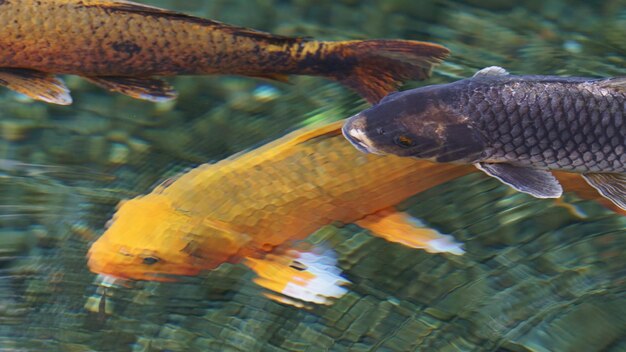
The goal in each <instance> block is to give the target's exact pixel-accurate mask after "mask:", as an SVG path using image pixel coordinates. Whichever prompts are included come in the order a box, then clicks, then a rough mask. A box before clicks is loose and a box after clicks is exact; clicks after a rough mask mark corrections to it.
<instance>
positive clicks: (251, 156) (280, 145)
mask: <svg viewBox="0 0 626 352" xmlns="http://www.w3.org/2000/svg"><path fill="white" fill-rule="evenodd" d="M344 122H345V120H339V121H335V122H331V123H329V124H325V125H322V126H321V127H315V128H310V129H309V128H304V129H300V130H297V131H294V132H292V133H290V134H288V135H286V136H284V137H282V138H279V139H277V140H275V141H273V142H271V143H268V144H266V145H264V146H262V147H260V148H257V149H254V152H253V153H247V152H246V153H238V154H235V155H233V156H231V157H229V158H228V159H225V160H223V161H221V162H220V164H219V165H220V167H225V164H224V162H226V161H227V160H228V161H234V160H237V162H238V163H239V162H241V163H251V164H260V163H262V162H264V161H266V160H269V159H274V158H276V157H278V156H279V155H282V154H283V153H289V152H291V151H293V147H295V146H297V145H298V144H301V143H305V142H307V141H310V140H312V139H315V138H324V137H333V136H338V135H341V127H342V126H343V124H344ZM346 143H347V142H346Z"/></svg>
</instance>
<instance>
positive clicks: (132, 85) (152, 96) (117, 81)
mask: <svg viewBox="0 0 626 352" xmlns="http://www.w3.org/2000/svg"><path fill="white" fill-rule="evenodd" d="M85 78H86V79H87V80H89V81H91V82H92V83H94V84H97V85H99V86H101V87H103V88H106V89H108V90H110V91H112V92H118V93H122V94H125V95H128V96H129V97H131V98H135V99H141V100H147V101H151V102H155V103H160V102H164V101H168V100H172V99H176V96H177V94H176V91H175V90H174V88H172V86H170V85H169V84H168V83H167V82H165V81H162V80H160V79H154V78H137V77H85Z"/></svg>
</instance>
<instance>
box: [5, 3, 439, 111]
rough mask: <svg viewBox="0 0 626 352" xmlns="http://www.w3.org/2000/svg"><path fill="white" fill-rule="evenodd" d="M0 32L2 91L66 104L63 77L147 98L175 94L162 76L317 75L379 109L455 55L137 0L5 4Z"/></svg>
mask: <svg viewBox="0 0 626 352" xmlns="http://www.w3.org/2000/svg"><path fill="white" fill-rule="evenodd" d="M0 28H2V30H1V32H0V33H1V34H2V35H0V85H4V86H6V87H8V88H10V89H13V90H15V91H17V92H20V93H23V94H26V95H28V96H30V97H32V98H34V99H37V100H43V101H46V102H50V103H55V104H62V105H67V104H71V102H72V99H71V97H70V95H69V91H68V89H67V88H66V86H65V85H64V83H63V81H61V80H60V79H58V78H56V77H55V74H73V75H79V76H82V77H85V78H87V79H89V80H90V81H92V82H94V83H96V84H98V85H100V86H102V87H104V88H107V89H109V90H111V91H115V92H119V93H122V94H126V95H129V96H131V97H133V98H138V99H145V100H149V101H164V100H168V99H173V98H175V96H176V93H175V91H174V90H173V89H172V87H170V86H169V85H168V84H167V83H165V82H164V81H162V80H159V79H156V78H154V77H155V76H174V75H203V74H236V75H245V76H253V77H264V78H270V79H275V80H280V81H285V80H286V79H287V75H290V74H299V75H313V76H323V77H327V78H330V79H334V80H337V81H339V82H341V83H343V84H344V85H346V86H348V87H350V88H352V89H354V90H356V91H357V92H358V93H359V94H360V95H361V96H363V97H364V98H366V99H367V100H368V101H370V102H376V101H378V100H379V99H381V98H382V97H383V96H385V95H386V94H387V93H389V92H391V91H393V90H395V88H396V87H397V86H398V85H399V84H400V83H401V82H402V81H405V80H409V79H424V78H426V77H428V75H429V74H430V71H431V68H432V66H433V65H434V64H436V63H438V62H440V61H441V60H442V59H444V58H445V57H446V56H447V55H448V53H449V51H448V49H446V48H444V47H442V46H440V45H436V44H432V43H426V42H418V41H409V40H366V41H358V40H357V41H338V42H327V41H315V40H309V39H304V38H289V37H283V36H278V35H272V34H268V33H263V32H259V31H255V30H252V29H247V28H241V27H236V26H231V25H227V24H223V23H220V22H217V21H213V20H208V19H203V18H198V17H193V16H189V15H185V14H182V13H178V12H174V11H168V10H164V9H159V8H156V7H152V6H147V5H143V4H138V3H134V2H131V1H106V0H0Z"/></svg>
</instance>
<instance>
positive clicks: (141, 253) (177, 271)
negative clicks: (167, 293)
mask: <svg viewBox="0 0 626 352" xmlns="http://www.w3.org/2000/svg"><path fill="white" fill-rule="evenodd" d="M237 250H238V247H237V242H236V239H235V238H233V236H231V235H230V234H228V233H225V232H224V231H221V230H216V229H214V228H211V227H208V226H206V225H204V221H203V220H202V219H201V218H199V217H195V216H193V214H191V213H189V212H187V211H184V210H180V209H177V208H176V207H175V206H174V205H173V203H172V202H171V201H170V200H169V199H168V198H166V197H164V196H162V195H159V194H149V195H147V196H143V197H137V198H134V199H131V200H126V201H122V202H120V204H119V206H118V210H117V212H116V213H115V215H114V216H113V218H112V219H111V220H110V226H109V227H108V229H107V230H106V231H105V232H104V234H103V235H102V236H101V237H100V238H99V239H98V240H97V241H96V242H94V243H93V245H92V246H91V248H90V249H89V252H88V255H87V257H88V266H89V269H90V270H91V271H92V272H94V273H96V274H101V275H107V276H110V277H114V278H120V279H130V280H150V281H174V280H175V277H176V276H193V275H197V274H199V273H200V272H201V271H203V270H210V269H214V268H216V267H217V266H219V265H220V264H222V263H223V262H225V261H227V260H228V259H229V258H230V257H231V256H233V254H234V253H236V252H237Z"/></svg>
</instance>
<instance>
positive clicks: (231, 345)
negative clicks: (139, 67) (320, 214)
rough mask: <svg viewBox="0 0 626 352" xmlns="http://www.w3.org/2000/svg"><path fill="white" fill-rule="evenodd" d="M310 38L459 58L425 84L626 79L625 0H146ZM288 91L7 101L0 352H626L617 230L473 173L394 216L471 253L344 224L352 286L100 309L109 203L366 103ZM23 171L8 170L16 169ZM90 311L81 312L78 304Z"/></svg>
mask: <svg viewBox="0 0 626 352" xmlns="http://www.w3.org/2000/svg"><path fill="white" fill-rule="evenodd" d="M143 2H146V3H149V4H151V5H157V6H162V7H166V8H170V9H177V10H180V11H185V12H188V13H191V14H195V15H198V16H202V17H208V18H213V19H217V20H220V21H223V22H227V23H233V24H238V25H242V26H247V27H253V28H257V29H261V30H266V31H271V32H275V33H279V34H284V35H301V36H311V37H315V38H320V39H329V40H337V39H365V38H404V39H417V40H429V41H434V42H437V43H441V44H443V45H445V46H447V47H448V48H450V49H451V50H452V52H453V55H452V56H451V57H450V59H449V60H448V61H446V63H444V64H443V65H441V66H439V67H438V68H437V69H436V70H435V72H434V75H433V77H432V79H431V80H430V81H428V82H427V83H418V82H412V83H410V84H408V85H407V86H406V87H407V88H408V87H414V86H417V85H419V84H430V83H441V82H449V81H453V80H456V79H459V78H462V77H467V76H470V75H472V74H473V73H474V72H475V71H476V70H478V69H480V68H483V67H485V66H491V65H500V66H503V67H505V68H507V69H508V70H509V71H511V72H512V73H514V74H556V75H583V76H598V77H610V76H619V75H626V1H623V0H614V1H612V0H608V1H595V2H591V1H553V0H543V1H522V2H520V1H509V0H502V1H490V0H468V1H464V2H461V1H408V0H386V1H383V0H378V1H375V0H371V1H352V0H343V1H339V0H335V1H326V0H323V1H303V0H293V1H278V0H256V1H251V0H245V1H244V0H228V1H226V0H223V1H219V0H212V1H193V2H192V1H174V0H171V1H165V0H162V1H158V0H152V1H143ZM0 33H1V29H0ZM291 81H292V84H289V85H287V84H281V83H276V84H273V83H268V82H265V81H259V80H253V79H245V78H234V77H195V78H188V77H183V78H176V79H173V80H172V83H173V85H174V86H175V87H176V88H177V90H178V91H179V92H180V98H179V99H178V100H177V101H176V102H175V104H161V105H155V104H150V103H145V102H141V101H136V100H132V99H130V98H126V97H123V96H120V95H116V94H111V93H107V92H104V91H103V90H100V89H98V88H96V87H94V86H91V85H89V84H88V83H86V82H85V81H83V80H81V79H78V78H75V77H66V82H67V83H68V85H69V86H70V88H71V89H72V94H73V97H74V101H75V103H74V104H73V105H72V106H69V107H58V106H51V105H46V104H42V103H33V102H30V101H25V100H24V98H22V97H18V96H17V95H15V94H13V93H11V92H9V91H8V90H6V89H1V90H0V101H1V104H2V109H1V110H0V351H5V350H6V351H13V350H18V351H39V350H41V351H324V350H332V351H372V350H377V351H512V352H524V351H542V352H543V351H580V352H589V351H606V352H617V351H626V287H625V285H626V280H625V279H626V240H625V239H624V228H625V227H626V220H625V219H624V218H623V217H621V216H618V215H616V214H614V213H612V212H611V211H609V210H606V209H604V208H603V207H601V206H600V205H599V204H596V203H594V202H590V201H581V200H580V199H578V198H576V196H574V195H571V194H568V195H567V196H566V198H567V200H568V201H570V202H572V203H573V204H575V205H576V206H577V207H578V208H579V209H580V210H582V211H584V212H585V213H586V214H587V218H586V219H584V220H582V219H580V218H577V217H576V216H574V215H573V214H571V213H569V212H568V211H567V210H566V209H565V208H563V207H558V206H555V205H554V203H553V202H551V201H546V200H538V199H533V198H531V197H528V196H525V195H522V194H518V193H515V192H512V191H510V189H508V188H507V187H505V186H502V185H500V184H499V183H498V182H497V181H495V180H492V179H488V178H486V177H484V176H482V175H480V174H472V175H469V176H467V177H463V178H460V179H458V180H455V181H453V182H449V183H447V184H444V185H442V186H440V187H436V188H434V189H431V190H428V191H427V192H424V193H422V194H420V195H417V196H415V197H413V198H411V199H410V200H408V201H406V202H405V203H404V204H402V205H401V206H402V207H403V208H406V209H408V211H409V212H410V213H411V214H413V215H415V216H417V217H419V218H421V219H423V220H424V221H425V222H426V223H428V224H429V225H431V226H432V227H434V228H436V229H438V230H440V231H441V232H445V233H449V234H452V235H454V236H455V237H456V238H457V239H458V240H459V241H462V242H463V243H464V244H465V249H466V251H467V254H466V255H465V256H463V257H452V256H441V255H432V254H428V253H425V252H423V251H417V250H411V249H407V248H405V247H402V246H400V245H394V244H390V243H387V242H385V241H383V240H380V239H377V238H374V237H371V236H370V235H369V234H368V233H367V232H366V231H364V230H361V229H360V228H358V227H357V226H354V225H348V226H345V227H342V228H338V227H333V226H329V227H326V228H324V229H322V230H321V232H320V233H317V234H316V236H324V237H326V238H329V239H331V240H332V241H333V243H337V246H336V248H335V251H336V252H337V254H338V256H339V259H340V261H339V266H340V267H341V269H342V270H343V272H344V274H345V275H346V277H348V278H349V279H350V280H351V281H352V283H353V284H352V285H351V286H350V287H349V288H350V293H349V294H347V295H346V296H344V297H343V298H341V299H340V300H339V301H337V302H336V303H335V304H334V305H332V306H329V307H316V308H314V309H311V310H300V309H297V308H294V307H291V306H285V305H281V304H278V303H275V302H273V301H270V300H268V299H267V298H265V297H263V296H262V295H261V293H262V291H261V289H259V288H258V287H257V286H255V285H254V284H253V283H252V281H251V280H252V278H253V277H254V276H253V274H252V273H251V272H250V271H249V270H248V269H246V268H245V267H243V266H239V265H227V266H223V267H221V268H220V269H219V270H216V271H213V272H210V273H206V274H203V275H201V276H199V277H194V278H186V279H183V280H182V281H181V282H178V283H165V284H159V283H140V284H138V285H136V287H133V288H114V289H110V290H109V292H108V293H107V294H108V295H109V296H110V299H109V302H108V304H107V307H108V308H109V309H111V314H109V315H106V316H104V317H103V316H102V315H100V314H97V313H93V312H91V311H90V310H89V309H87V308H89V307H91V308H92V309H93V307H94V304H95V305H97V304H98V302H99V301H98V297H100V296H98V292H97V290H98V286H97V285H96V284H95V282H94V278H95V276H94V275H93V274H91V273H89V271H88V270H87V268H86V262H85V253H86V250H87V248H88V246H89V243H90V240H92V239H93V238H95V237H96V236H98V235H99V234H101V232H102V228H103V226H104V224H105V222H106V221H107V219H109V218H110V216H111V214H112V213H113V211H114V209H115V205H116V204H117V202H118V201H119V200H120V199H122V198H130V197H134V196H136V195H138V194H142V193H146V192H148V191H149V190H150V189H151V188H152V187H153V186H154V185H155V184H156V183H158V182H159V181H162V180H164V179H166V178H167V177H169V176H172V175H175V174H177V173H179V172H181V171H184V170H186V169H187V168H189V167H193V166H195V165H197V164H199V163H203V162H207V161H215V160H220V159H222V158H224V157H227V156H229V155H232V154H234V153H237V152H240V151H242V150H246V149H247V148H251V147H254V146H258V145H260V144H262V143H263V142H266V141H269V140H272V139H274V138H276V137H279V136H282V135H284V134H285V133H286V132H287V131H291V130H294V129H297V128H299V127H301V126H304V125H306V124H308V123H312V122H314V121H320V120H328V121H330V120H336V119H340V118H345V117H348V116H350V115H352V114H353V113H355V112H357V111H359V110H360V109H363V108H365V107H366V104H365V103H364V102H363V101H362V100H361V99H360V98H359V97H357V96H356V95H355V94H353V93H351V92H349V91H347V90H345V89H343V88H342V87H340V86H339V85H337V84H334V83H331V82H329V81H327V80H324V79H321V78H310V77H294V78H292V80H291ZM16 162H19V163H16ZM86 307H87V308H86Z"/></svg>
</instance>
